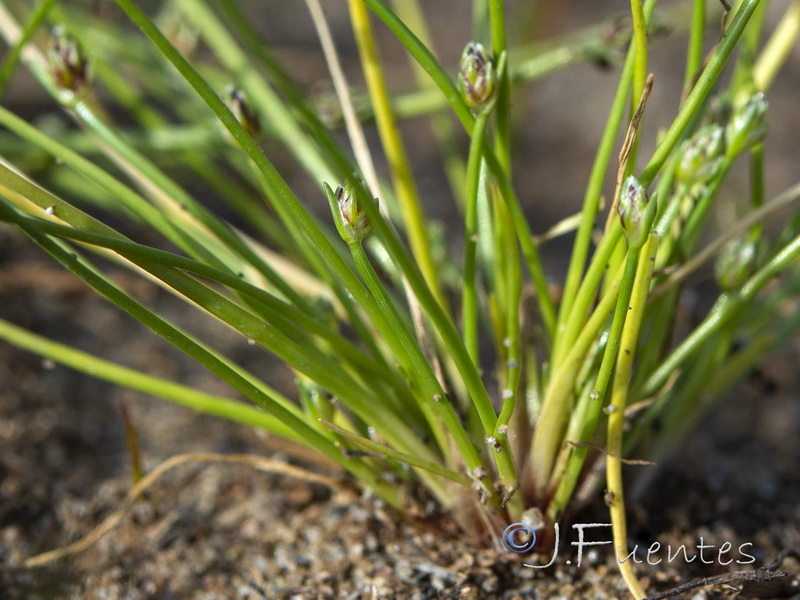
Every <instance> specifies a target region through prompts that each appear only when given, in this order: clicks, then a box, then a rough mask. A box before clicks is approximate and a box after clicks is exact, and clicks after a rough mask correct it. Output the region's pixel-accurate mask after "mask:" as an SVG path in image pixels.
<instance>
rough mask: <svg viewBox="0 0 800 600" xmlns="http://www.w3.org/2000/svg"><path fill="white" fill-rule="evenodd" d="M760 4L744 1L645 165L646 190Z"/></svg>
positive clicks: (643, 181)
mask: <svg viewBox="0 0 800 600" xmlns="http://www.w3.org/2000/svg"><path fill="white" fill-rule="evenodd" d="M759 2H760V0H744V1H743V2H742V4H741V6H740V7H739V10H738V11H736V15H735V16H734V17H733V19H732V20H731V22H730V24H729V25H728V28H727V29H726V30H725V35H724V36H723V38H722V41H721V42H720V43H719V45H718V46H717V49H716V50H715V51H714V54H713V56H712V57H711V60H710V61H709V63H708V66H706V68H705V69H704V70H703V73H702V75H700V79H699V80H698V81H697V84H696V85H695V86H694V88H693V89H692V91H691V93H690V94H689V96H688V98H686V102H684V103H683V106H681V110H680V111H679V112H678V115H677V117H675V120H674V121H673V122H672V125H670V127H669V129H668V130H667V133H665V134H664V137H663V138H661V142H660V143H659V144H658V146H657V147H656V150H655V152H654V153H653V156H651V157H650V161H649V162H648V163H647V166H645V168H644V171H642V174H641V176H640V177H639V181H640V182H641V183H642V185H644V186H645V187H648V186H649V185H650V184H651V183H652V182H653V180H654V179H655V177H656V175H657V174H658V172H659V171H660V170H661V167H662V166H663V165H664V163H665V162H666V161H667V159H668V158H669V155H670V154H671V153H672V151H673V150H674V148H675V146H676V145H677V143H678V142H679V141H680V140H681V137H682V136H683V133H684V131H686V129H687V128H688V127H689V125H690V124H691V123H692V121H693V120H694V119H695V117H696V116H697V114H698V111H700V110H701V108H702V106H703V104H704V103H705V101H706V98H707V97H708V94H709V93H710V92H711V90H712V88H713V87H714V84H715V83H716V81H717V78H718V77H719V75H720V73H721V72H722V69H723V68H724V67H725V65H726V64H727V62H728V58H729V57H730V55H731V53H732V52H733V49H734V47H735V46H736V43H737V42H738V41H739V38H740V37H741V35H742V33H743V32H744V30H745V27H747V23H748V21H749V20H750V17H751V16H752V14H753V12H754V11H755V9H756V8H757V7H758V5H759Z"/></svg>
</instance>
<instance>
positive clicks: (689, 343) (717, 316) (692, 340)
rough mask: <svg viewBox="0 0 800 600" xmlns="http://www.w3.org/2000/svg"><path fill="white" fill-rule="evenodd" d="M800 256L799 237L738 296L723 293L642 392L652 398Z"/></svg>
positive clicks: (768, 264)
mask: <svg viewBox="0 0 800 600" xmlns="http://www.w3.org/2000/svg"><path fill="white" fill-rule="evenodd" d="M798 256H800V237H795V238H794V239H793V240H791V241H790V242H789V243H788V244H786V245H785V246H784V247H783V248H782V249H781V250H780V251H779V252H778V253H777V254H776V255H775V256H774V257H773V258H772V259H771V260H770V261H769V262H768V263H767V264H765V265H764V266H763V267H761V268H760V269H759V270H758V271H757V272H756V273H755V275H753V276H752V277H751V278H750V279H749V280H748V281H747V283H745V284H744V286H742V288H741V290H740V291H739V293H738V294H736V295H727V294H723V295H721V296H720V297H719V300H718V301H717V304H716V305H715V306H714V309H713V310H712V311H711V312H710V313H709V314H708V316H707V317H706V318H705V320H704V321H703V322H702V323H701V324H700V325H699V326H698V327H697V328H695V330H694V331H693V332H692V333H691V334H690V335H689V337H687V338H686V339H685V340H684V341H683V342H682V343H681V344H680V345H679V346H678V347H677V348H676V349H675V350H674V351H673V352H672V353H671V354H670V355H669V357H667V359H666V360H664V362H662V363H661V366H659V368H658V369H656V370H655V371H654V372H653V374H652V375H651V376H650V377H649V378H648V379H647V381H646V382H645V384H644V386H643V388H642V391H641V392H640V395H641V397H642V398H649V397H650V396H653V395H654V394H656V393H657V392H658V391H659V390H660V389H661V388H662V387H663V386H664V384H665V383H666V382H667V380H668V379H669V377H670V375H671V374H672V373H673V372H675V371H676V370H677V369H678V368H679V367H680V366H681V365H682V364H684V363H685V362H686V361H687V360H689V359H691V358H692V356H694V353H695V352H696V351H697V350H698V348H699V347H700V345H701V344H703V343H704V342H705V340H707V339H708V338H709V337H710V336H712V335H714V334H715V333H716V332H717V331H718V330H719V329H720V328H721V327H722V326H723V325H725V323H727V322H728V321H729V320H730V319H731V318H732V317H733V316H734V315H735V314H736V312H737V310H738V308H739V307H740V306H742V305H744V304H747V303H748V302H750V301H752V299H753V298H754V297H755V295H756V294H757V293H758V292H759V291H760V290H761V288H763V287H764V286H765V285H766V284H767V283H768V282H769V281H770V280H771V279H772V278H773V277H774V276H775V275H777V274H778V273H779V272H780V271H781V270H783V269H784V268H786V266H787V265H789V264H790V263H791V262H792V261H793V260H795V259H796V258H797V257H798Z"/></svg>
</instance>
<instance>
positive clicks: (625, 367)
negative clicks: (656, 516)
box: [604, 235, 658, 598]
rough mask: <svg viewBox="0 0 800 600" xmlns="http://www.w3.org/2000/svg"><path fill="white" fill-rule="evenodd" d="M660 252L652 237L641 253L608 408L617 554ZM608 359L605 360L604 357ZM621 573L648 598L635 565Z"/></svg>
mask: <svg viewBox="0 0 800 600" xmlns="http://www.w3.org/2000/svg"><path fill="white" fill-rule="evenodd" d="M657 250H658V237H657V236H656V235H651V236H650V237H649V239H648V241H647V243H646V244H645V246H644V248H643V249H642V253H641V260H639V261H638V263H639V264H638V266H637V270H636V276H635V280H634V286H633V290H634V291H633V294H632V295H631V299H630V306H629V307H628V309H627V310H629V311H630V312H629V314H628V316H627V318H626V320H625V326H624V328H623V330H622V337H621V339H620V346H619V349H618V350H617V364H616V370H615V373H614V382H613V384H612V390H611V402H610V403H609V405H608V410H609V417H608V441H607V443H606V445H607V450H608V453H607V454H606V481H607V488H608V492H609V493H610V503H609V512H610V514H611V524H612V528H613V532H614V545H615V547H616V549H617V550H619V549H620V548H624V549H625V552H618V555H620V556H621V555H622V554H627V546H628V536H627V526H626V519H625V493H624V488H623V482H622V460H621V459H622V434H623V428H624V425H625V406H626V404H627V402H628V394H629V388H630V383H631V372H632V369H633V360H634V357H635V353H636V347H637V345H638V342H639V331H640V328H641V325H642V316H643V315H644V311H645V308H646V306H647V293H648V291H649V290H650V280H651V278H652V276H653V266H654V264H655V260H656V252H657ZM604 358H605V357H604ZM619 569H620V571H621V573H622V576H623V578H624V579H625V583H626V584H627V586H628V589H629V590H630V592H631V593H632V594H633V595H634V597H635V598H645V597H646V596H647V594H645V593H644V591H643V590H642V588H641V585H640V584H639V582H638V580H637V579H636V575H634V573H633V568H632V561H624V562H623V561H619Z"/></svg>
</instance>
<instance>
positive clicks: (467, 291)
mask: <svg viewBox="0 0 800 600" xmlns="http://www.w3.org/2000/svg"><path fill="white" fill-rule="evenodd" d="M488 119H489V113H487V112H483V113H481V114H480V115H478V117H477V118H476V119H475V127H474V128H473V130H472V138H471V141H470V147H469V159H468V161H467V184H466V190H467V191H466V199H467V205H466V216H465V228H466V231H465V233H464V295H463V297H462V305H461V313H462V314H461V318H462V319H463V329H464V346H466V348H467V352H469V355H470V357H471V358H472V362H474V363H475V364H476V365H478V364H479V360H478V290H477V287H476V281H475V275H476V273H475V272H476V265H477V255H478V187H479V186H478V182H479V180H480V171H481V159H482V156H483V137H484V132H485V131H486V123H487V120H488Z"/></svg>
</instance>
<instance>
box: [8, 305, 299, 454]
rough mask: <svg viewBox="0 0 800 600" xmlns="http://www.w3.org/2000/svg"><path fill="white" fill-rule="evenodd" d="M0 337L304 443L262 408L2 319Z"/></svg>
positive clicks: (146, 391) (131, 386) (122, 382)
mask: <svg viewBox="0 0 800 600" xmlns="http://www.w3.org/2000/svg"><path fill="white" fill-rule="evenodd" d="M0 338H2V339H4V340H6V341H7V342H9V343H11V344H14V345H15V346H17V347H19V348H22V349H23V350H27V351H29V352H33V353H34V354H38V355H39V356H42V357H44V358H47V359H50V360H52V361H55V362H58V363H60V364H62V365H65V366H67V367H70V368H71V369H75V370H76V371H80V372H81V373H86V374H87V375H91V376H92V377H96V378H97V379H102V380H103V381H108V382H110V383H113V384H114V385H120V386H123V387H126V388H128V389H131V390H136V391H138V392H142V393H144V394H149V395H151V396H157V397H159V398H163V399H165V400H169V401H170V402H174V403H176V404H180V405H182V406H187V407H189V408H191V409H194V410H197V411H200V412H203V413H206V414H210V415H214V416H217V417H222V418H223V419H228V420H230V421H235V422H237V423H242V424H244V425H249V426H252V427H260V428H261V429H265V430H267V431H269V432H271V433H274V434H275V435H279V436H281V437H285V438H287V439H290V440H294V441H296V442H301V441H304V438H302V437H300V436H299V435H298V433H297V432H296V431H295V430H293V429H291V428H290V427H289V426H287V425H286V424H285V423H284V422H283V421H281V420H280V419H278V418H276V417H275V416H273V415H272V414H270V413H268V412H264V411H263V410H261V409H260V408H256V407H254V406H249V405H247V404H244V403H242V402H236V401H234V400H231V399H229V398H224V397H222V396H215V395H213V394H206V393H204V392H201V391H198V390H196V389H194V388H191V387H188V386H185V385H181V384H179V383H175V382H173V381H168V380H166V379H160V378H158V377H152V376H150V375H146V374H144V373H141V372H139V371H136V370H134V369H129V368H127V367H123V366H122V365H118V364H116V363H112V362H109V361H107V360H103V359H102V358H99V357H97V356H92V355H91V354H89V353H87V352H81V351H80V350H76V349H74V348H72V347H70V346H66V345H64V344H59V343H58V342H54V341H52V340H49V339H47V338H45V337H42V336H39V335H36V334H35V333H31V332H30V331H27V330H25V329H22V328H21V327H17V326H16V325H13V324H11V323H9V322H8V321H5V320H2V319H0ZM285 402H286V403H288V402H289V401H288V400H286V401H285Z"/></svg>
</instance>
